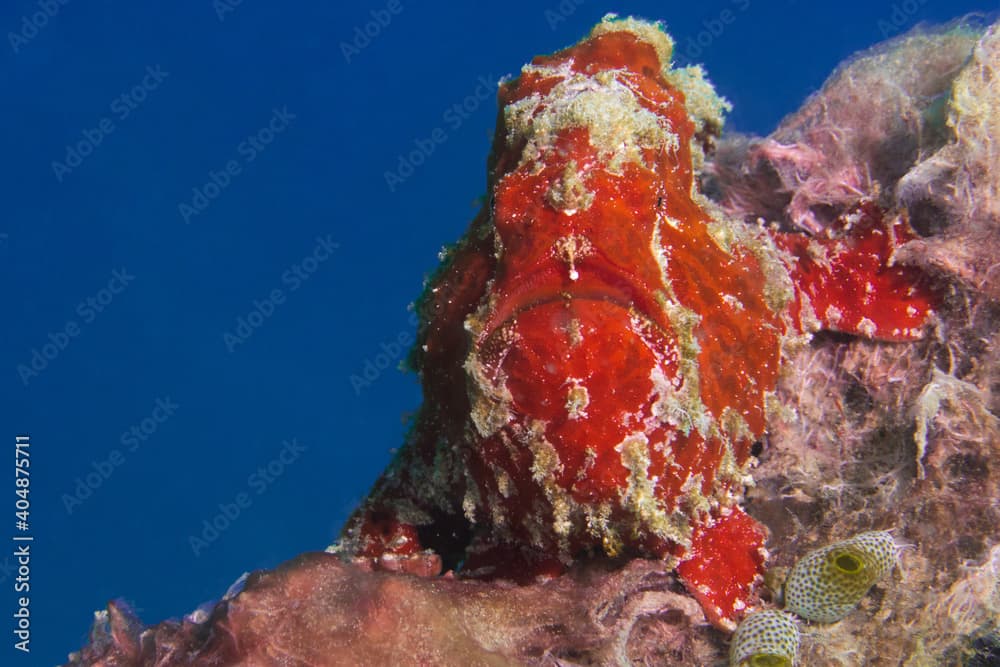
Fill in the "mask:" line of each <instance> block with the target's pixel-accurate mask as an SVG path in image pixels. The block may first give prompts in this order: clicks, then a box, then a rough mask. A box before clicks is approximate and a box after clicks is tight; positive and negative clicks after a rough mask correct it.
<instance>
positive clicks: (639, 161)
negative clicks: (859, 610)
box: [335, 19, 933, 629]
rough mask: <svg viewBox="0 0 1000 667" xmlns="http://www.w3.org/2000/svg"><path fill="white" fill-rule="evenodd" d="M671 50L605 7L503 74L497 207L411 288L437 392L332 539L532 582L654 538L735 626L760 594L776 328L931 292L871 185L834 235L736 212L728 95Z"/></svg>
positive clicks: (417, 358) (852, 321)
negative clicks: (731, 214)
mask: <svg viewBox="0 0 1000 667" xmlns="http://www.w3.org/2000/svg"><path fill="white" fill-rule="evenodd" d="M672 46H673V45H672V42H671V40H670V38H669V37H668V36H667V35H666V34H665V33H664V32H663V31H662V30H661V29H660V27H659V26H658V25H655V24H650V23H646V22H642V21H638V20H634V19H625V20H617V19H606V20H605V21H603V22H602V23H600V24H598V25H597V26H596V27H595V28H594V29H593V31H592V32H591V34H590V35H589V36H588V37H586V38H585V39H583V40H582V41H581V42H579V43H578V44H576V45H575V46H572V47H570V48H568V49H565V50H563V51H560V52H558V53H556V54H553V55H551V56H542V57H538V58H535V59H534V61H532V63H531V64H529V65H527V66H525V67H524V68H523V69H522V71H521V74H520V76H519V77H518V78H516V79H512V80H508V81H505V82H502V83H501V85H500V89H499V93H498V99H499V105H500V113H499V116H498V121H497V131H496V136H495V139H494V144H493V151H492V155H491V158H490V162H489V165H488V166H489V183H488V188H489V197H488V201H487V204H486V205H485V206H484V207H483V210H482V211H481V212H480V213H479V215H478V216H477V217H476V218H475V220H473V222H472V223H471V225H470V227H469V229H468V231H467V232H466V234H465V235H464V236H463V237H462V238H461V239H460V240H459V242H458V243H457V244H456V245H455V246H454V247H452V248H450V249H448V250H447V251H445V253H444V254H443V261H442V265H441V267H440V268H439V269H438V271H437V272H436V274H435V275H434V276H433V277H432V278H431V279H430V281H429V284H428V286H427V289H426V292H425V294H424V295H423V296H422V297H421V299H420V300H419V301H418V303H417V309H418V314H419V316H420V326H419V331H418V341H417V345H416V347H415V349H414V351H413V353H412V356H411V365H412V366H413V367H414V368H415V369H416V370H417V371H418V372H419V373H420V377H421V381H422V384H423V390H424V397H425V401H424V405H423V407H422V408H421V410H420V413H419V415H418V416H417V418H416V420H415V422H414V424H413V427H412V429H411V431H410V433H409V435H408V439H407V441H406V443H405V445H404V447H403V448H402V449H401V450H400V452H399V454H398V455H397V457H396V459H395V461H394V462H393V463H392V464H391V465H390V467H389V468H388V469H387V470H386V471H385V473H384V474H383V475H382V477H381V478H380V479H379V480H378V481H377V482H376V484H375V486H374V488H373V490H372V491H371V494H370V495H369V497H368V498H367V499H366V500H365V501H364V502H363V503H362V505H361V506H360V507H359V509H358V511H357V512H356V513H355V514H354V515H353V517H352V518H351V519H350V520H349V521H348V524H347V526H346V527H345V529H344V532H343V535H342V536H341V539H340V542H339V543H338V544H337V545H336V547H335V550H337V551H339V552H341V553H343V554H345V555H347V556H350V557H353V558H355V559H367V560H369V561H371V562H373V563H375V564H376V565H377V566H380V567H384V568H387V569H401V570H410V571H415V572H420V573H422V574H436V573H437V572H438V569H439V567H440V566H441V564H443V565H444V566H445V567H447V568H449V569H458V573H459V575H460V576H468V577H477V578H484V579H485V578H505V579H512V580H515V581H521V582H525V581H530V580H532V579H534V578H536V577H538V576H541V575H557V574H559V573H560V572H561V571H562V570H563V569H564V568H565V567H566V566H567V565H568V564H570V563H572V562H573V561H574V560H575V559H580V558H589V557H612V558H617V557H623V558H624V557H638V556H641V557H646V558H660V559H664V560H667V561H668V562H670V563H671V565H672V566H674V567H676V571H677V573H678V575H679V577H680V579H681V580H682V581H683V582H684V584H685V586H686V587H687V589H688V590H689V591H690V593H691V594H692V595H694V596H695V597H696V598H697V599H698V601H699V602H700V603H701V604H702V606H703V608H704V610H705V614H706V617H707V618H708V619H709V620H710V621H711V622H713V623H714V624H715V625H717V626H718V627H720V628H728V629H732V628H733V627H735V621H736V619H738V618H739V617H740V616H741V615H742V614H743V612H744V611H745V610H746V609H747V608H748V607H750V606H752V604H753V601H754V597H753V596H754V587H755V584H756V582H757V581H758V580H759V578H760V574H761V572H762V568H763V565H764V561H765V558H766V556H767V553H766V551H765V549H764V541H765V531H764V529H763V527H762V526H760V525H759V524H758V523H757V522H756V521H755V520H753V519H752V518H751V517H750V516H749V515H747V514H746V513H745V512H744V511H743V509H741V507H740V501H741V499H742V495H743V490H744V488H745V487H746V485H748V484H750V483H752V479H751V475H750V473H751V466H752V464H753V462H754V457H753V456H752V455H751V449H752V447H753V446H754V444H755V443H758V442H760V441H761V439H762V437H763V436H764V434H765V430H766V420H767V413H768V406H769V404H771V403H772V402H773V401H772V399H773V392H774V390H775V387H776V384H777V381H778V373H779V366H780V363H781V361H782V356H783V355H782V350H783V348H787V347H788V346H789V345H797V344H802V343H803V342H804V341H805V340H806V339H807V337H808V335H809V334H810V333H812V332H814V331H817V330H819V329H831V330H837V331H842V332H847V333H851V334H856V335H861V336H867V337H871V338H878V339H884V340H896V341H905V340H910V339H915V338H918V337H920V336H921V335H922V330H923V329H924V324H925V323H926V321H927V320H928V318H929V317H930V315H931V308H932V305H933V297H932V294H931V293H930V291H929V290H928V288H927V287H926V286H925V284H924V282H923V281H922V279H921V277H920V276H919V275H917V274H916V273H915V272H914V271H913V270H912V269H907V268H904V267H896V266H892V265H891V257H892V253H893V251H894V249H895V248H896V247H898V245H899V244H901V243H902V242H904V241H906V240H908V239H909V238H911V235H912V232H911V231H910V230H909V228H908V226H907V224H906V223H905V221H902V220H900V219H899V218H898V216H897V217H892V216H890V215H889V214H888V213H887V212H885V211H883V210H881V209H880V208H879V207H878V206H877V205H876V204H875V203H874V202H870V201H861V202H860V203H859V204H857V205H856V206H854V207H853V208H851V209H850V210H848V211H847V212H846V213H845V214H844V215H843V216H841V218H840V219H838V220H837V222H836V224H835V225H833V226H831V227H830V228H828V229H826V230H825V231H823V232H822V233H819V234H815V235H806V234H802V233H793V232H777V231H775V230H773V229H770V228H767V227H764V226H762V225H759V224H748V223H746V222H744V221H737V220H727V219H725V216H723V215H722V214H721V213H720V212H719V211H718V209H716V208H715V207H714V206H713V205H712V204H711V202H710V201H709V200H707V199H706V198H705V197H704V196H702V195H701V194H700V192H699V189H698V180H697V176H698V170H699V168H700V167H701V165H702V162H703V160H704V155H705V151H706V150H710V149H711V145H712V140H713V137H714V136H715V135H716V134H717V133H718V132H719V131H720V129H721V125H722V112H723V111H724V110H725V108H726V107H727V104H726V102H725V101H723V100H722V99H721V98H719V97H718V96H717V95H716V94H715V92H714V90H713V89H712V87H711V85H710V84H709V83H708V82H707V81H706V80H705V79H704V78H703V77H702V73H701V70H700V69H699V68H683V69H672V68H671V66H670V59H671V51H672Z"/></svg>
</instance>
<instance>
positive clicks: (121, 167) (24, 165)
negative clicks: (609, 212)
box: [0, 0, 998, 665]
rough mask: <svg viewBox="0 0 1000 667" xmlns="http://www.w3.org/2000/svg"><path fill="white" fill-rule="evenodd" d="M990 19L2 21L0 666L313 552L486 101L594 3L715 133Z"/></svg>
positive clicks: (756, 127)
mask: <svg viewBox="0 0 1000 667" xmlns="http://www.w3.org/2000/svg"><path fill="white" fill-rule="evenodd" d="M473 4H476V6H475V7H473ZM45 7H47V8H48V9H47V10H46V9H44V8H45ZM997 8H998V7H997V6H996V5H990V4H989V3H985V4H984V3H975V2H960V1H949V2H944V1H940V0H910V1H909V2H895V3H890V2H871V1H866V2H854V1H850V2H837V3H828V2H819V3H816V2H804V1H798V2H796V1H786V0H778V1H775V2H763V1H761V0H732V1H730V0H726V1H723V2H702V3H685V4H681V3H671V2H662V1H661V2H632V3H618V4H617V5H615V4H602V3H596V2H591V1H590V0H583V1H578V2H572V1H571V0H565V1H564V2H563V3H562V4H561V5H560V4H559V3H556V2H553V3H551V4H549V3H545V2H526V1H519V2H505V3H492V4H479V3H461V4H460V3H431V2H420V3H415V2H409V1H408V0H394V1H393V2H382V1H380V0H376V1H374V2H371V3H351V4H349V5H342V4H339V3H308V4H300V3H274V2H270V3H265V2H259V1H256V2H255V1H252V0H243V1H242V2H236V1H235V0H227V1H226V2H215V3H213V2H211V1H209V0H205V1H201V2H181V3H158V4H154V3H137V2H121V1H118V2H112V1H105V2H90V3H88V2H81V1H80V0H69V1H68V2H65V4H59V3H58V2H57V1H56V0H52V2H51V3H50V4H46V2H44V1H43V2H37V1H36V2H5V3H3V5H2V8H0V28H2V31H3V33H6V38H5V39H4V40H3V42H4V43H3V44H2V45H0V53H2V56H0V57H2V66H0V90H2V93H0V94H2V99H3V103H2V104H0V128H2V137H3V139H2V141H3V145H2V162H0V169H2V174H0V184H2V186H0V192H2V194H3V207H4V210H5V213H4V214H3V215H2V216H0V275H2V278H0V285H2V286H3V298H4V307H3V310H2V312H3V313H4V318H3V322H2V334H0V336H2V338H0V341H2V345H0V354H2V355H3V358H2V363H0V369H2V371H3V373H4V376H5V379H4V381H3V383H2V384H0V387H2V392H3V394H2V396H0V417H2V419H0V424H2V427H3V430H2V431H0V461H4V466H3V467H4V468H5V469H6V470H7V472H5V473H3V474H0V480H2V481H0V542H2V544H4V545H10V546H3V547H2V548H0V616H2V617H3V618H4V619H6V620H4V621H3V622H2V623H0V643H2V648H0V655H2V656H3V657H2V658H0V662H2V663H3V664H5V665H6V664H9V665H51V664H55V663H58V662H61V661H62V660H64V659H65V657H66V654H67V653H68V652H69V651H71V650H75V649H77V648H78V647H79V646H81V645H82V644H83V643H85V642H86V639H87V632H88V628H89V625H90V623H91V620H92V612H93V610H95V609H98V608H102V607H103V606H104V605H105V604H106V603H107V601H108V600H110V599H112V598H115V597H118V596H122V597H124V598H125V599H127V600H129V601H130V602H131V603H132V604H133V605H134V607H135V608H136V609H137V610H138V612H139V613H140V615H141V616H142V618H143V619H144V620H146V621H147V622H155V621H159V620H162V619H164V618H166V617H171V616H173V617H178V616H181V615H183V614H185V613H187V612H190V611H191V610H192V609H194V608H195V607H196V606H198V605H199V604H200V603H202V602H204V601H207V600H211V599H214V598H217V597H219V596H220V595H221V594H222V593H223V592H224V591H225V590H226V588H227V587H228V586H229V585H230V584H231V583H232V582H233V581H234V580H235V579H236V578H237V577H239V576H240V574H242V573H243V572H244V571H246V570H253V569H257V568H269V567H273V566H275V565H277V564H278V563H280V562H282V561H284V560H286V559H288V558H290V557H292V556H294V555H296V554H298V553H301V552H303V551H307V550H315V549H322V548H323V547H325V546H326V545H327V544H328V543H329V542H330V541H331V540H332V539H333V538H334V537H335V535H336V533H337V531H338V529H339V527H340V525H341V524H342V522H343V520H344V519H345V518H346V516H347V514H348V513H349V511H350V510H351V508H352V507H353V506H354V505H355V504H356V503H357V501H358V500H359V499H360V498H361V497H362V496H363V495H364V494H365V492H366V491H367V489H368V487H369V485H370V484H371V483H372V481H373V480H374V479H375V477H376V475H377V474H378V473H379V471H380V470H381V469H382V468H383V467H384V466H385V464H386V463H387V462H388V461H389V459H390V456H391V454H392V449H393V448H394V447H397V446H398V445H399V443H400V441H401V438H402V434H403V431H404V421H405V417H406V416H407V415H408V414H410V413H411V412H412V411H413V410H415V409H416V408H417V406H418V405H419V402H420V392H419V388H418V385H417V383H416V380H415V378H414V377H413V376H412V375H406V374H403V373H401V372H399V371H398V370H397V369H396V366H397V365H398V363H399V362H400V361H401V359H402V357H403V352H404V351H403V350H402V349H401V345H400V343H401V342H402V343H403V344H404V345H405V344H406V343H408V342H409V341H412V336H413V332H414V323H413V319H412V316H411V314H410V312H408V310H407V306H408V304H409V303H410V302H411V301H412V300H413V299H414V298H415V297H416V296H417V295H418V294H419V292H420V289H421V281H422V279H423V278H424V276H425V275H427V273H428V272H429V271H431V270H432V269H433V268H434V266H435V264H436V262H437V253H438V251H439V250H440V249H441V247H442V246H443V245H444V244H447V243H449V242H451V241H453V240H454V239H456V238H457V237H458V236H459V235H460V234H461V233H462V231H463V229H464V228H465V226H466V225H467V223H468V221H469V220H470V219H471V217H472V216H473V215H474V213H475V211H476V207H477V200H478V198H479V197H480V196H482V195H483V194H484V191H485V160H486V156H487V152H488V148H489V137H490V134H491V132H492V129H493V125H494V120H495V113H496V110H495V104H494V101H493V86H494V84H495V82H496V80H497V79H499V78H500V77H501V76H503V75H506V74H511V73H516V72H517V71H518V70H519V68H520V67H521V65H522V64H523V63H525V62H526V61H527V60H528V59H529V58H530V57H531V56H533V55H535V54H538V53H546V52H551V51H553V50H556V49H558V48H560V47H563V46H567V45H569V44H571V43H573V42H574V41H576V40H577V39H578V38H579V37H581V36H582V35H583V34H585V33H586V31H587V30H588V29H589V27H590V26H591V25H592V24H593V23H595V22H596V21H598V20H599V19H600V17H601V16H602V15H603V14H604V13H605V12H607V11H609V10H616V11H619V12H621V13H633V14H636V15H639V16H644V17H647V18H657V19H663V20H664V21H665V22H666V23H667V25H668V28H669V30H670V32H671V33H672V34H673V35H674V36H675V37H676V38H677V41H678V52H679V54H680V59H681V60H682V61H683V62H703V63H704V64H705V65H706V68H707V70H708V72H709V76H710V78H711V80H712V81H713V82H714V83H715V84H716V86H717V88H718V90H719V91H720V92H721V93H722V94H724V95H725V96H726V97H728V98H729V99H730V100H731V101H732V103H733V105H734V110H733V112H732V114H731V115H730V117H729V126H730V127H732V128H735V129H738V130H742V131H749V132H756V133H767V132H768V131H769V130H770V129H772V128H773V127H774V126H775V124H776V123H777V122H778V121H779V120H780V119H781V117H782V116H783V115H784V114H786V113H788V112H790V111H792V110H794V109H795V108H796V107H797V106H798V104H799V103H800V102H801V101H802V100H803V99H804V98H805V97H806V96H807V95H808V94H809V93H811V92H813V91H815V90H816V89H817V88H818V87H819V86H820V84H821V83H822V82H823V80H824V78H825V77H826V76H827V74H828V73H829V72H830V71H831V70H832V69H833V68H834V67H835V66H836V65H837V64H838V63H839V62H840V61H841V60H842V59H844V58H845V57H847V56H849V55H850V54H851V53H853V52H855V51H857V50H859V49H862V48H864V47H867V46H870V45H872V44H874V43H875V42H878V41H880V40H881V39H883V37H885V36H894V35H896V34H899V33H900V32H901V31H903V30H906V29H909V28H910V27H912V26H913V25H915V24H917V23H918V22H920V21H943V20H946V19H949V18H952V17H954V16H956V15H958V14H960V13H963V12H967V11H975V10H992V11H996V10H997ZM40 12H41V14H40ZM372 12H375V14H373V13H372ZM42 14H44V16H42ZM373 17H374V18H373ZM43 19H44V20H43ZM29 24H30V25H29ZM366 24H367V31H368V32H369V34H370V35H372V36H371V37H367V39H366V38H360V39H359V38H358V32H357V31H361V32H364V31H365V30H366ZM32 27H34V29H32ZM366 41H367V43H366ZM352 43H353V44H352ZM345 45H351V46H347V47H345ZM456 105H458V106H457V107H456ZM265 128H266V129H267V131H265ZM269 132H270V133H269ZM98 140H99V141H98ZM431 148H433V150H431ZM84 152H86V154H85V155H84V154H83V153H84ZM71 153H75V157H74V156H73V155H71ZM414 156H415V157H414ZM401 160H402V161H403V162H406V163H407V164H409V166H410V167H411V169H410V170H408V169H406V168H405V167H401ZM227 169H228V171H229V173H225V172H226V171H227ZM387 172H390V173H394V174H395V177H394V178H390V179H387V177H386V173H387ZM213 174H214V176H213ZM196 191H200V193H201V197H203V199H202V198H201V197H199V196H198V195H197V194H196ZM184 205H186V206H188V207H189V208H184ZM296 267H297V268H296ZM254 313H256V315H254ZM241 318H242V319H243V320H244V321H245V322H246V326H242V327H241V326H240V320H241ZM227 333H228V334H229V335H230V336H229V337H227ZM23 433H29V434H30V436H31V446H30V453H31V468H30V472H31V478H30V479H31V487H30V502H31V508H30V526H29V527H28V530H27V531H24V532H21V531H18V530H17V528H16V526H15V521H16V517H15V514H14V512H15V509H16V508H15V501H16V500H17V497H16V496H15V493H14V491H15V487H14V480H13V475H14V472H13V467H14V437H15V435H17V434H23ZM282 457H283V459H284V460H282ZM268 466H270V470H268ZM261 468H263V472H261V470H260V469H261ZM236 510H238V512H239V514H238V516H236V514H235V513H236ZM227 513H228V514H229V515H230V517H227V516H226V514H227ZM220 515H221V516H222V519H220V518H219V517H220ZM206 522H214V523H215V524H216V526H215V528H214V529H210V530H207V532H206V527H205V526H206ZM220 527H221V528H220ZM212 530H215V532H214V533H213V532H212ZM14 534H29V535H32V536H34V542H33V543H32V547H31V549H32V559H31V563H30V567H31V572H30V582H29V583H30V592H29V593H27V595H30V598H31V600H30V613H31V631H32V637H31V639H32V641H31V644H30V647H31V653H30V654H23V653H22V652H20V651H16V650H15V649H14V648H13V643H14V641H15V637H14V635H13V633H12V630H13V628H14V621H13V619H12V618H11V614H12V613H13V611H14V609H15V605H16V598H17V597H20V596H21V595H22V594H24V593H15V592H14V590H13V587H14V585H15V584H16V576H17V572H16V569H15V567H13V566H16V562H15V560H14V559H13V558H12V556H11V555H10V554H12V552H13V543H12V542H9V541H8V540H9V537H10V536H12V535H14ZM192 538H197V539H198V540H201V542H197V541H195V542H192Z"/></svg>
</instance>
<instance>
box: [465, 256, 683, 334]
mask: <svg viewBox="0 0 1000 667" xmlns="http://www.w3.org/2000/svg"><path fill="white" fill-rule="evenodd" d="M503 283H507V284H506V285H505V284H503ZM496 293H497V294H498V295H499V296H498V298H497V299H496V300H495V302H494V305H493V309H492V312H490V313H489V316H488V318H487V319H486V321H485V326H483V328H482V329H481V330H480V332H479V336H478V339H479V342H480V343H482V342H483V341H486V340H487V339H489V338H490V337H491V336H493V334H494V333H495V332H496V331H497V330H498V329H501V328H504V327H505V326H506V325H509V324H513V323H514V322H515V321H516V319H517V317H518V314H519V313H521V312H523V311H525V310H528V309H530V308H534V307H536V306H539V305H543V304H547V303H551V302H553V301H562V302H567V303H568V302H571V301H607V302H610V303H612V304H615V305H617V306H619V307H620V308H622V309H623V310H624V311H626V312H627V313H629V314H635V315H638V316H640V317H642V318H643V319H645V320H647V321H649V322H650V323H652V324H653V325H655V326H656V327H657V328H658V329H659V330H660V332H661V333H665V332H666V331H667V330H668V329H669V325H668V323H667V322H666V321H665V320H664V318H663V317H662V316H659V317H658V316H657V314H658V313H661V312H662V308H661V307H660V305H659V303H657V301H656V300H655V298H654V297H653V294H654V290H652V289H650V288H649V287H647V286H644V285H642V284H640V280H639V279H638V278H637V277H636V276H635V275H634V274H632V273H631V272H630V271H628V270H627V269H625V268H622V267H619V266H616V265H615V264H613V263H611V262H609V261H607V260H604V259H603V258H601V257H599V256H597V257H595V256H588V257H584V258H580V259H579V260H577V261H576V263H575V264H574V266H573V267H572V268H570V267H568V266H567V265H566V264H565V263H564V262H562V261H557V260H548V261H546V262H544V263H543V264H542V265H541V266H539V267H538V268H536V269H535V270H533V271H530V272H529V273H527V274H526V275H523V276H519V277H518V278H517V279H511V278H507V279H506V280H503V279H501V280H500V281H498V289H497V290H496Z"/></svg>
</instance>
